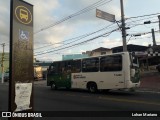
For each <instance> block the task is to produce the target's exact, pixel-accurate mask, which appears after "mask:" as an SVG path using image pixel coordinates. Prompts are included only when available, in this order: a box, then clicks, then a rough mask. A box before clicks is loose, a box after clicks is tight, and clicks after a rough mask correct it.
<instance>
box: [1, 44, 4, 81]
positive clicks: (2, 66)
mask: <svg viewBox="0 0 160 120" xmlns="http://www.w3.org/2000/svg"><path fill="white" fill-rule="evenodd" d="M4 46H5V43H3V44H2V47H3V52H2V63H1V68H2V69H1V71H2V81H1V82H2V84H3V83H4V65H3V62H4Z"/></svg>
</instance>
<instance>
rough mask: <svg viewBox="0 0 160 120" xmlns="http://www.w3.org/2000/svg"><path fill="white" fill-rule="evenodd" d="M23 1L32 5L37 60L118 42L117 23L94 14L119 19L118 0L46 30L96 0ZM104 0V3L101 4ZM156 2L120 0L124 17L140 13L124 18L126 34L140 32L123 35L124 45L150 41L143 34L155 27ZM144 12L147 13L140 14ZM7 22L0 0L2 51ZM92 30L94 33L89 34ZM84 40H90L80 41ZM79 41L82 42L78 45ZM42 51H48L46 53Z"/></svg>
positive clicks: (159, 0)
mask: <svg viewBox="0 0 160 120" xmlns="http://www.w3.org/2000/svg"><path fill="white" fill-rule="evenodd" d="M25 1H27V2H29V3H31V4H33V5H34V32H35V34H34V54H35V55H37V56H35V57H36V58H37V59H39V60H61V58H62V55H66V54H76V53H82V52H85V51H88V50H93V49H96V48H98V47H105V48H112V47H116V46H120V45H122V37H121V36H122V35H121V31H120V30H118V29H117V28H118V25H117V24H116V23H112V22H109V21H106V20H103V19H100V18H97V17H96V8H97V9H100V10H102V11H105V12H108V13H110V14H113V15H115V16H116V20H117V21H119V20H121V11H120V0H112V1H111V0H106V1H105V0H104V3H102V4H103V5H100V6H97V7H95V8H94V9H93V10H90V11H88V12H85V13H83V14H80V15H77V16H74V17H72V18H70V19H68V20H66V21H64V22H62V23H60V24H58V25H55V26H53V27H50V28H48V29H44V28H46V27H48V26H50V25H54V24H55V23H56V22H57V21H60V20H62V19H64V18H67V17H68V16H70V15H72V14H74V13H76V12H78V11H80V10H82V9H84V8H86V7H88V6H90V5H92V4H94V3H96V2H98V1H100V0H25ZM101 1H103V0H101ZM109 1H110V2H109ZM105 2H108V3H106V4H105ZM96 5H97V4H96ZM159 5H160V0H124V13H125V18H130V17H137V16H143V17H137V18H131V19H127V20H126V26H128V27H130V29H129V30H127V34H129V35H134V34H142V33H143V35H142V36H140V37H133V36H132V37H131V36H127V43H128V44H136V45H144V46H148V45H149V44H153V43H152V37H151V34H150V33H149V34H146V33H148V32H150V31H151V29H152V28H154V30H155V31H158V30H159V24H158V17H157V16H158V15H160V14H157V13H160V7H159ZM150 14H155V15H150ZM144 15H150V16H146V17H144ZM149 20H150V21H151V22H152V24H147V25H144V24H143V22H144V21H149ZM9 21H10V0H0V44H2V43H6V47H5V51H9V27H10V26H9V23H10V22H9ZM119 24H120V23H119ZM107 26H109V27H108V28H107V29H103V30H101V31H99V32H96V31H98V30H100V29H102V28H104V27H107ZM41 29H44V30H41ZM114 30H115V31H114ZM111 31H114V32H112V33H111V34H109V35H108V36H107V35H103V36H101V37H99V38H97V39H93V38H96V37H97V36H100V35H102V34H104V33H110V32H111ZM36 32H38V33H36ZM93 32H94V34H90V33H93ZM89 34H90V35H89ZM144 34H146V35H144ZM159 34H160V33H158V32H157V33H155V35H156V41H157V43H158V44H160V39H159V37H160V35H159ZM82 35H88V36H87V37H84V38H83V39H78V38H80V36H81V37H82ZM77 37H78V38H77ZM73 38H76V39H73ZM92 39H93V40H92ZM87 40H90V41H89V42H84V41H87ZM55 43H58V44H55ZM79 43H84V44H81V45H78V44H79ZM70 46H72V47H70ZM64 48H65V49H64ZM0 51H2V47H0ZM45 52H50V53H47V54H46V53H45ZM41 53H44V54H42V55H38V54H41Z"/></svg>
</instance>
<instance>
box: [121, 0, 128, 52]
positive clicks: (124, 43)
mask: <svg viewBox="0 0 160 120" xmlns="http://www.w3.org/2000/svg"><path fill="white" fill-rule="evenodd" d="M120 3H121V21H122V39H123V52H126V51H127V43H126V29H125V19H124V9H123V0H120Z"/></svg>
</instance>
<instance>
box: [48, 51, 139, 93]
mask: <svg viewBox="0 0 160 120" xmlns="http://www.w3.org/2000/svg"><path fill="white" fill-rule="evenodd" d="M47 86H51V88H52V89H57V88H67V89H72V88H78V89H88V90H89V91H90V92H95V91H97V90H111V89H127V90H129V89H134V88H136V87H139V86H140V71H139V67H138V60H137V59H136V57H133V56H132V54H131V53H128V52H122V53H116V54H111V55H102V56H96V57H89V58H83V59H75V60H67V61H56V62H53V63H52V64H51V65H50V67H49V69H48V73H47Z"/></svg>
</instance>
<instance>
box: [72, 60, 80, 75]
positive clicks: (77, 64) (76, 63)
mask: <svg viewBox="0 0 160 120" xmlns="http://www.w3.org/2000/svg"><path fill="white" fill-rule="evenodd" d="M71 69H72V72H73V73H79V72H81V60H75V61H73V64H72V68H71Z"/></svg>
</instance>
